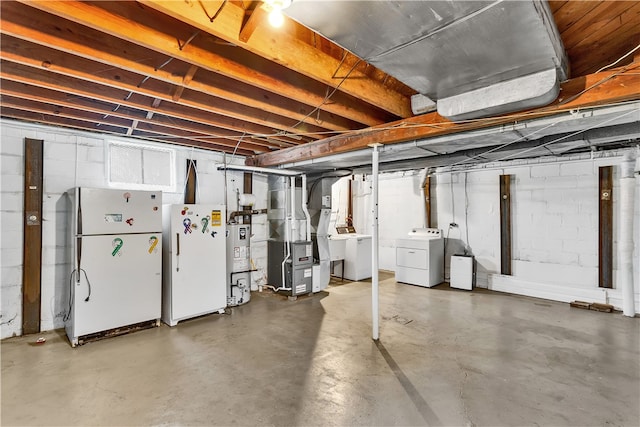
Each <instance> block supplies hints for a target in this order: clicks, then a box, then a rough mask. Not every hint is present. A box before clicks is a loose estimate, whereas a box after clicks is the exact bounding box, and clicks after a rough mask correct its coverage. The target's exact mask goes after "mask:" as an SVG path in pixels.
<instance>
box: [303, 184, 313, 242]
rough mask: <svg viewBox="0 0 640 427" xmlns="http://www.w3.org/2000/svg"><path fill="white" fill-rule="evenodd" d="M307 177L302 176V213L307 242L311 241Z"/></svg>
mask: <svg viewBox="0 0 640 427" xmlns="http://www.w3.org/2000/svg"><path fill="white" fill-rule="evenodd" d="M307 197H308V195H307V175H302V212H304V217H305V219H306V225H307V239H306V240H307V242H309V241H311V215H309V209H308V208H307Z"/></svg>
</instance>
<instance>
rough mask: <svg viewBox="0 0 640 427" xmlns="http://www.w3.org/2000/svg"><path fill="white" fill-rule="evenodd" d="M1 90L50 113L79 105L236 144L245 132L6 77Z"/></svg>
mask: <svg viewBox="0 0 640 427" xmlns="http://www.w3.org/2000/svg"><path fill="white" fill-rule="evenodd" d="M0 94H2V97H3V103H4V104H5V105H9V104H12V103H13V104H15V103H17V102H20V103H22V104H23V105H24V107H25V108H36V105H37V104H31V106H30V105H29V104H26V102H27V101H32V102H36V103H41V104H42V103H44V104H45V105H49V106H51V108H50V111H48V113H51V112H53V114H57V113H56V111H59V110H61V109H64V108H67V109H71V110H76V111H77V110H78V109H80V111H83V112H92V113H97V114H100V115H103V116H105V115H106V116H114V117H119V118H121V119H125V120H138V121H139V122H140V123H139V126H144V125H143V123H144V124H148V125H150V126H156V127H158V128H159V129H163V132H165V133H167V134H172V135H176V134H177V132H176V131H186V132H192V133H194V134H200V135H201V137H202V138H204V137H207V138H209V139H214V138H218V139H228V140H230V141H233V146H234V147H235V143H236V141H238V139H239V138H240V137H241V136H242V134H241V133H237V132H232V131H228V130H226V129H220V128H214V127H210V126H206V125H202V124H199V123H194V122H192V121H187V120H182V119H179V118H169V117H166V116H164V115H160V114H158V115H155V116H152V117H149V114H148V113H147V114H146V115H143V113H144V112H143V111H138V110H132V109H131V108H129V107H122V108H117V109H116V108H115V105H113V104H105V103H103V102H97V101H92V100H88V99H83V98H79V97H73V100H72V101H71V100H70V99H69V96H67V95H66V94H64V93H62V92H56V91H52V90H49V89H44V88H35V87H32V86H26V85H21V84H19V83H15V82H11V81H6V80H0ZM70 114H73V113H70ZM246 141H247V142H251V143H253V146H252V147H247V148H248V149H251V150H254V151H256V152H268V151H270V150H269V149H270V148H280V146H278V145H275V144H270V143H265V142H263V141H260V140H254V139H251V138H248V139H247V140H246ZM288 146H290V145H288Z"/></svg>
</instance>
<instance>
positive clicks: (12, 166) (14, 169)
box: [0, 154, 24, 176]
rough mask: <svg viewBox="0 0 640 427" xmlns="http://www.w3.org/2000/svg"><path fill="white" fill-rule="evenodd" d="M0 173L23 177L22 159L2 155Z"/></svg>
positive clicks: (20, 157)
mask: <svg viewBox="0 0 640 427" xmlns="http://www.w3.org/2000/svg"><path fill="white" fill-rule="evenodd" d="M0 173H1V174H2V175H3V176H5V175H18V176H22V175H24V158H23V157H22V156H12V155H8V154H3V155H2V156H1V157H0Z"/></svg>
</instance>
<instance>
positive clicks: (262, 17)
mask: <svg viewBox="0 0 640 427" xmlns="http://www.w3.org/2000/svg"><path fill="white" fill-rule="evenodd" d="M267 17H268V15H267V13H266V12H265V10H264V7H263V6H258V7H256V8H255V9H254V10H253V13H252V14H251V15H250V16H249V18H248V19H247V20H246V21H245V22H243V23H242V29H241V30H240V37H239V39H240V41H241V42H244V43H246V42H248V41H249V39H250V38H251V36H252V35H253V32H254V31H255V30H256V28H258V25H260V24H264V22H265V21H266V20H267Z"/></svg>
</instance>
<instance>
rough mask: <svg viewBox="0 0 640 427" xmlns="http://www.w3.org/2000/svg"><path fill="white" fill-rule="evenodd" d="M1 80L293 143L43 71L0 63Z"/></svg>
mask: <svg viewBox="0 0 640 427" xmlns="http://www.w3.org/2000/svg"><path fill="white" fill-rule="evenodd" d="M0 77H2V78H4V79H6V80H11V81H14V82H19V83H25V84H27V85H33V86H37V87H43V88H46V89H51V90H56V91H62V92H65V93H68V94H73V95H77V96H81V97H85V98H92V99H97V100H101V101H104V102H109V103H112V104H115V105H127V106H129V107H131V108H136V109H142V110H149V109H152V110H153V111H154V112H155V113H160V114H164V115H167V116H169V117H178V118H182V119H185V120H192V121H193V120H194V119H197V121H198V122H200V123H206V124H209V125H211V126H215V127H217V128H222V129H228V130H233V131H236V132H240V133H242V134H247V135H273V138H274V139H275V140H278V139H282V142H283V143H284V144H291V143H294V144H295V143H296V141H295V140H294V139H291V138H279V137H278V136H277V135H275V134H274V130H273V129H272V128H268V127H266V126H259V125H252V124H250V123H246V122H243V121H240V120H236V119H232V118H227V117H224V116H218V115H216V114H213V113H207V112H205V111H200V110H194V109H193V108H191V107H186V106H183V105H178V104H174V103H170V102H164V103H163V104H162V105H160V106H159V107H157V108H155V109H154V108H153V107H151V101H149V98H147V97H144V96H141V95H133V96H129V97H128V99H125V98H127V95H128V93H127V92H126V91H116V90H114V89H113V88H107V87H104V86H102V85H99V84H96V83H91V82H88V81H79V80H76V79H72V78H69V77H66V76H55V75H53V74H51V73H48V72H46V71H41V70H37V69H35V68H31V67H25V66H22V65H19V64H15V63H11V62H6V61H2V63H1V68H0Z"/></svg>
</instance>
